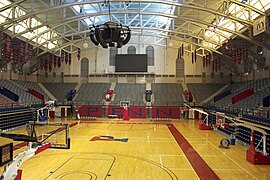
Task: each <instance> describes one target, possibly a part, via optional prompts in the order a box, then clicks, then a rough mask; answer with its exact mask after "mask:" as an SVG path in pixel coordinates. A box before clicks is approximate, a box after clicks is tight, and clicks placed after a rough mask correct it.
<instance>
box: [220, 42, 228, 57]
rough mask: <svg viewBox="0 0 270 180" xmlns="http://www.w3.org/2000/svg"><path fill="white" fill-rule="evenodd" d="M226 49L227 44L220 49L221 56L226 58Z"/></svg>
mask: <svg viewBox="0 0 270 180" xmlns="http://www.w3.org/2000/svg"><path fill="white" fill-rule="evenodd" d="M226 47H227V44H226V43H223V44H222V48H221V50H222V54H223V56H226Z"/></svg>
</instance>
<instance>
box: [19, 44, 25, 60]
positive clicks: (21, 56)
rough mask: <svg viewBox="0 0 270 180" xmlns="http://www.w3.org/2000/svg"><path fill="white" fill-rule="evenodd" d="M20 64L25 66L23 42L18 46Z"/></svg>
mask: <svg viewBox="0 0 270 180" xmlns="http://www.w3.org/2000/svg"><path fill="white" fill-rule="evenodd" d="M19 58H20V64H25V42H23V41H21V42H20V45H19Z"/></svg>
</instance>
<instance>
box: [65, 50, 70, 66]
mask: <svg viewBox="0 0 270 180" xmlns="http://www.w3.org/2000/svg"><path fill="white" fill-rule="evenodd" d="M68 58H69V55H68V52H65V63H66V64H67V63H68V62H69V59H68Z"/></svg>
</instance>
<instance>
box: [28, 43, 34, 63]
mask: <svg viewBox="0 0 270 180" xmlns="http://www.w3.org/2000/svg"><path fill="white" fill-rule="evenodd" d="M32 57H33V46H32V45H31V44H28V60H30V59H32Z"/></svg>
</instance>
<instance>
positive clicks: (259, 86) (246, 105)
mask: <svg viewBox="0 0 270 180" xmlns="http://www.w3.org/2000/svg"><path fill="white" fill-rule="evenodd" d="M247 89H254V94H253V95H252V96H250V97H248V98H246V99H242V100H241V101H239V102H237V103H235V104H232V102H231V100H232V97H233V96H235V95H237V94H239V93H240V92H242V91H245V90H247ZM225 91H231V95H228V96H226V97H224V98H223V99H221V100H219V101H216V102H214V100H212V101H211V102H210V103H209V104H208V105H211V106H215V107H218V108H220V109H230V111H235V112H236V111H240V110H241V111H243V112H246V111H248V110H252V109H256V108H258V107H259V106H262V105H263V98H264V97H267V96H269V95H270V78H264V79H258V80H256V81H246V82H240V83H233V84H231V85H230V86H228V87H227V88H226V89H225V90H224V92H225Z"/></svg>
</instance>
